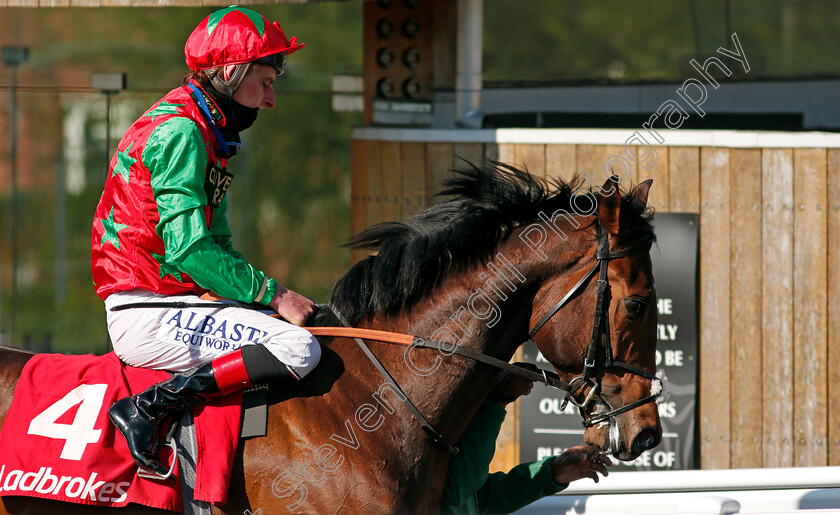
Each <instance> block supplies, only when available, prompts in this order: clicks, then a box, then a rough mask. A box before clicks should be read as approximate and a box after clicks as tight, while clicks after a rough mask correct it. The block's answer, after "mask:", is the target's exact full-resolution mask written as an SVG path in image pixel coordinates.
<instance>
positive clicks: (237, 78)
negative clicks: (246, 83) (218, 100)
mask: <svg viewBox="0 0 840 515" xmlns="http://www.w3.org/2000/svg"><path fill="white" fill-rule="evenodd" d="M250 67H251V63H243V64H236V65H233V70H232V71H230V68H229V67H227V66H220V67H218V68H213V69H212V70H210V73H209V75H210V82H211V83H212V84H213V87H215V88H216V89H217V90H218V91H219V93H222V94H223V95H224V96H225V97H226V98H227V99H228V100H230V99H231V98H232V97H233V93H234V92H235V91H236V90H237V89H239V86H240V85H241V84H242V81H243V80H244V79H245V74H246V73H248V69H249V68H250ZM226 72H229V73H230V76H229V77H225V76H226V75H228V73H226Z"/></svg>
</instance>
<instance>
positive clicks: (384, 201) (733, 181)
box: [351, 128, 840, 469]
mask: <svg viewBox="0 0 840 515" xmlns="http://www.w3.org/2000/svg"><path fill="white" fill-rule="evenodd" d="M678 132H679V139H676V137H674V138H673V140H674V141H673V142H666V144H664V145H659V146H656V147H655V149H656V151H657V152H658V158H657V159H656V162H655V164H654V165H653V166H651V167H650V168H649V169H644V168H643V167H642V166H641V165H638V164H636V163H633V165H632V166H631V168H630V170H629V172H628V177H627V179H629V181H630V183H633V184H635V183H638V182H640V181H641V180H645V179H648V178H652V179H653V181H654V182H653V187H652V189H651V193H650V198H649V202H650V204H651V205H652V206H653V207H654V208H655V209H656V210H657V211H659V212H691V213H699V214H700V260H699V264H700V285H699V295H700V298H699V303H698V304H699V306H700V324H699V370H698V374H699V380H698V384H699V393H698V397H699V413H698V417H699V435H698V437H697V439H698V441H699V446H700V463H701V467H702V468H704V469H714V468H753V467H754V468H759V467H787V466H824V465H840V423H838V422H839V421H838V419H840V318H838V317H829V313H837V312H838V311H839V310H840V276H839V275H838V273H840V251H838V250H836V249H840V135H827V134H821V133H816V134H809V133H745V132H737V133H736V132H723V131H678ZM630 133H631V131H620V130H615V131H569V130H541V131H537V130H524V129H523V130H515V129H511V130H498V131H491V130H480V131H430V130H426V131H424V130H390V131H389V130H386V129H369V128H363V129H356V130H355V131H354V133H353V136H352V185H351V189H352V193H351V216H352V220H351V224H352V228H353V230H354V231H356V230H360V229H362V228H363V227H366V226H367V225H370V224H372V223H375V222H379V221H383V220H394V219H399V218H401V217H404V216H406V215H409V214H411V213H412V212H414V211H416V210H418V209H420V208H421V207H423V206H425V205H428V204H429V203H430V202H432V197H433V194H434V193H435V192H436V191H437V190H438V189H439V186H440V184H441V182H442V181H443V180H444V179H445V178H446V177H447V176H448V175H449V173H450V172H449V170H450V169H451V168H452V167H453V166H460V165H461V164H463V163H462V162H461V161H460V160H459V159H458V158H459V157H460V158H464V159H467V160H469V161H478V160H481V159H482V158H491V159H497V160H499V161H503V162H507V163H515V164H517V165H522V166H526V167H527V168H528V170H529V171H531V173H533V174H535V175H538V176H541V177H553V176H557V175H560V176H563V177H565V178H568V177H570V176H571V175H573V174H574V173H576V172H590V173H592V174H593V175H596V174H597V176H598V177H602V179H601V180H603V177H605V176H604V175H603V174H602V172H601V170H602V169H603V167H604V163H605V162H606V161H607V159H608V158H609V157H610V156H613V155H620V154H622V153H623V152H624V145H623V143H624V141H626V140H627V138H628V136H629V135H630ZM588 139H589V140H591V141H590V142H587V140H588ZM447 140H448V141H447ZM639 154H641V152H639ZM513 412H514V416H513V417H508V419H509V420H508V421H507V422H506V426H505V427H504V428H503V433H502V435H500V439H499V447H498V451H499V452H498V453H497V459H496V461H495V464H496V465H497V466H498V467H500V468H505V467H508V466H512V465H513V464H515V463H516V460H517V459H518V434H517V427H518V424H516V423H515V417H516V414H517V413H518V409H517V408H514V409H513Z"/></svg>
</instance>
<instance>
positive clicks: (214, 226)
mask: <svg viewBox="0 0 840 515" xmlns="http://www.w3.org/2000/svg"><path fill="white" fill-rule="evenodd" d="M227 208H228V201H227V197H225V198H224V199H222V203H221V204H219V207H218V208H216V214H215V215H214V216H213V222H212V223H211V224H210V234H211V235H212V237H213V241H215V242H216V244H217V245H219V246H220V247H222V248H223V249H224V250H225V252H227V253H228V254H230V255H231V256H233V257H235V258H236V259H243V257H242V253H241V252H239V251H238V250H236V249H234V248H233V241H232V234H231V232H230V226H229V225H228V221H227Z"/></svg>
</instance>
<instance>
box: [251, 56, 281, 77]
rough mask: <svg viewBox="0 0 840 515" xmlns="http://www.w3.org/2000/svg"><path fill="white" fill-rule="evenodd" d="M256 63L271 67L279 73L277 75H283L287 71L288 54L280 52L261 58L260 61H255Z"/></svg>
mask: <svg viewBox="0 0 840 515" xmlns="http://www.w3.org/2000/svg"><path fill="white" fill-rule="evenodd" d="M254 62H255V63H259V64H264V65H266V66H271V67H272V68H274V69H275V70H276V71H277V75H283V73H284V72H285V71H286V53H285V52H280V53H277V54H271V55H267V56H265V57H260V58H259V59H257V60H255V61H254Z"/></svg>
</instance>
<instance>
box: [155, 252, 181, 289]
mask: <svg viewBox="0 0 840 515" xmlns="http://www.w3.org/2000/svg"><path fill="white" fill-rule="evenodd" d="M151 254H152V257H153V258H155V261H157V262H158V263H159V264H160V278H161V279H163V278H164V277H166V276H167V275H171V276H172V277H174V278H175V279H178V282H179V283H182V282H184V279H183V278H182V277H181V271H180V270H178V267H176V266H175V265H170V264H168V263H167V262H166V257H164V256H161V255H160V254H155V253H154V252H152V253H151Z"/></svg>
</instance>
